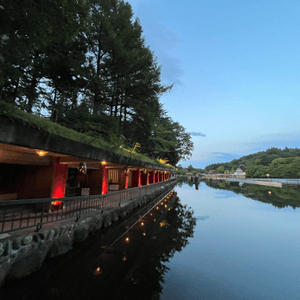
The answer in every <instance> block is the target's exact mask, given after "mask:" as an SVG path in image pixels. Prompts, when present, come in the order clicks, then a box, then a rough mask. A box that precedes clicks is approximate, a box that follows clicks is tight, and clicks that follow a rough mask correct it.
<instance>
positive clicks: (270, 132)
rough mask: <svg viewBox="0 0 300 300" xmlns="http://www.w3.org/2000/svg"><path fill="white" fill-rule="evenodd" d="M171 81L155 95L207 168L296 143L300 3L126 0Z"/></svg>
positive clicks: (299, 136)
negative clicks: (168, 87)
mask: <svg viewBox="0 0 300 300" xmlns="http://www.w3.org/2000/svg"><path fill="white" fill-rule="evenodd" d="M127 2H129V3H130V4H131V6H132V9H133V12H134V15H135V17H137V18H139V20H140V22H141V26H142V28H143V34H144V37H145V40H146V44H147V45H148V46H149V47H150V49H151V50H152V51H154V54H155V56H156V57H157V60H158V62H159V64H160V65H161V68H162V82H163V83H164V84H166V85H170V84H174V87H173V89H172V90H171V91H170V92H169V93H167V94H165V95H163V96H162V97H161V99H160V101H161V103H163V104H164V108H165V109H166V110H167V111H168V115H169V116H170V117H171V118H172V119H173V120H174V121H177V122H179V123H180V124H181V125H182V126H183V127H184V128H185V129H186V132H189V133H191V135H192V140H193V142H194V151H193V155H192V157H191V158H190V160H188V161H180V162H179V163H180V164H181V165H182V166H183V167H186V166H188V165H193V167H195V168H204V167H205V166H207V165H209V164H212V163H222V162H228V161H231V160H233V159H235V158H239V157H241V156H244V155H248V154H251V153H255V152H258V151H265V150H267V149H268V148H271V147H278V148H285V147H289V148H295V147H297V148H300V128H299V119H300V118H299V114H300V111H299V103H300V18H299V15H300V1H299V0H296V1H294V0H288V1H285V0H280V1H278V0H260V1H258V0H236V1H235V0H210V1H208V0H206V1H202V0H189V1H182V0H180V1H179V0H172V1H166V0H128V1H127Z"/></svg>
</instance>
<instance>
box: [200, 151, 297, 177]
mask: <svg viewBox="0 0 300 300" xmlns="http://www.w3.org/2000/svg"><path fill="white" fill-rule="evenodd" d="M241 164H242V165H245V166H246V167H247V169H246V174H247V177H255V178H256V177H257V178H264V177H276V178H300V149H297V148H285V149H283V150H282V149H278V148H270V149H268V150H266V151H261V152H257V153H254V154H250V155H247V156H243V157H241V158H239V159H234V160H232V161H231V162H229V163H219V164H212V165H209V166H207V167H205V171H206V172H208V171H209V170H218V171H219V173H224V172H225V171H226V170H227V171H229V172H230V173H234V171H235V170H236V169H237V167H238V166H239V165H241ZM267 174H268V175H269V176H268V175H267Z"/></svg>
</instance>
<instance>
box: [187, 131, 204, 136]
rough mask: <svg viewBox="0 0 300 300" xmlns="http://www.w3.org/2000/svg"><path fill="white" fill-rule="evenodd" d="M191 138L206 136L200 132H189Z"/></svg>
mask: <svg viewBox="0 0 300 300" xmlns="http://www.w3.org/2000/svg"><path fill="white" fill-rule="evenodd" d="M189 134H190V135H191V136H206V134H204V133H202V132H189Z"/></svg>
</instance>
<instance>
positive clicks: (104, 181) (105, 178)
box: [102, 166, 108, 195]
mask: <svg viewBox="0 0 300 300" xmlns="http://www.w3.org/2000/svg"><path fill="white" fill-rule="evenodd" d="M102 168H103V173H102V174H103V175H102V195H105V194H107V185H108V169H107V168H106V167H105V166H103V167H102Z"/></svg>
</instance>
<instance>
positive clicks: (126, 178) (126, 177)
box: [125, 174, 129, 189]
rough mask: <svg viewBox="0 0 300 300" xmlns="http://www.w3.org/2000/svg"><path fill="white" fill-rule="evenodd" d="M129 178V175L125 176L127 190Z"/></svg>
mask: <svg viewBox="0 0 300 300" xmlns="http://www.w3.org/2000/svg"><path fill="white" fill-rule="evenodd" d="M128 178H129V174H125V189H128Z"/></svg>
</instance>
